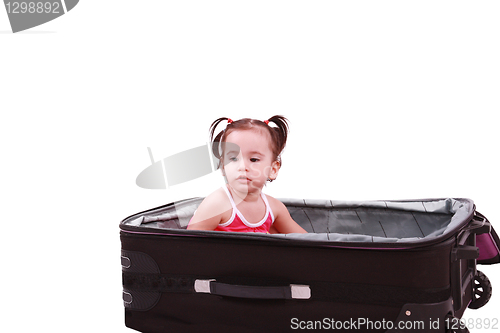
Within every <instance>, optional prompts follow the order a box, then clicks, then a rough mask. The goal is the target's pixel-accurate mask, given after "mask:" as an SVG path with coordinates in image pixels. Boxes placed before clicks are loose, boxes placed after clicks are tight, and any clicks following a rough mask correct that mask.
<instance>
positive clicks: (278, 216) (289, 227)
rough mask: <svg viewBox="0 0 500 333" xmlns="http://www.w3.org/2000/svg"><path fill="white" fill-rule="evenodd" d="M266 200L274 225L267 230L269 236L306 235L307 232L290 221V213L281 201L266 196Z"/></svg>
mask: <svg viewBox="0 0 500 333" xmlns="http://www.w3.org/2000/svg"><path fill="white" fill-rule="evenodd" d="M267 198H268V200H269V204H270V205H271V207H272V210H273V214H274V223H273V225H272V226H271V229H270V230H269V232H270V233H271V234H272V233H280V234H291V233H301V234H306V233H307V231H305V230H304V229H303V228H302V227H301V226H300V225H298V224H297V222H295V221H294V220H293V219H292V217H291V216H290V213H289V212H288V209H287V208H286V206H285V205H284V204H283V203H282V202H281V201H279V200H278V199H274V198H273V197H270V196H267Z"/></svg>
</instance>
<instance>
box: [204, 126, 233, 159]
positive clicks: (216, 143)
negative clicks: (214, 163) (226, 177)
mask: <svg viewBox="0 0 500 333" xmlns="http://www.w3.org/2000/svg"><path fill="white" fill-rule="evenodd" d="M226 120H227V121H229V120H230V119H229V118H227V117H221V118H219V119H216V120H215V121H214V122H213V123H212V125H210V128H209V130H208V131H209V133H210V142H211V143H212V153H213V154H214V156H215V157H217V159H218V160H219V161H220V159H221V157H222V156H221V153H220V143H221V142H222V136H223V135H224V131H225V130H222V131H220V132H219V134H217V135H216V136H215V138H214V133H215V129H216V128H217V126H218V125H219V124H220V123H221V122H223V121H226ZM219 166H220V163H219Z"/></svg>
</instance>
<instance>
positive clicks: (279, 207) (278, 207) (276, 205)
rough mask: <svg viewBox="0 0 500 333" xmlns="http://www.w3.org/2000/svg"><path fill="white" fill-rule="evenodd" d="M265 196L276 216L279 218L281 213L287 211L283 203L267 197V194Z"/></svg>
mask: <svg viewBox="0 0 500 333" xmlns="http://www.w3.org/2000/svg"><path fill="white" fill-rule="evenodd" d="M264 195H265V196H266V198H267V202H269V207H270V208H271V210H272V211H273V214H274V216H277V215H278V214H279V213H280V212H282V211H283V209H285V210H287V208H286V207H285V205H284V204H283V203H282V202H281V201H279V200H278V199H276V198H274V197H272V196H270V195H267V194H264ZM287 211H288V210H287Z"/></svg>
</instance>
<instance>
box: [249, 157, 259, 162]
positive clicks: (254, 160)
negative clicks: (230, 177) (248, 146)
mask: <svg viewBox="0 0 500 333" xmlns="http://www.w3.org/2000/svg"><path fill="white" fill-rule="evenodd" d="M258 161H259V159H258V158H251V159H250V162H258Z"/></svg>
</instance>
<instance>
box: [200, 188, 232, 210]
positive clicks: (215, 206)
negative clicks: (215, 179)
mask: <svg viewBox="0 0 500 333" xmlns="http://www.w3.org/2000/svg"><path fill="white" fill-rule="evenodd" d="M231 209H232V206H231V202H230V201H229V198H228V197H227V194H226V193H225V191H224V189H223V188H222V187H221V188H219V189H217V190H215V191H214V192H212V193H210V194H209V195H207V196H206V197H205V199H203V201H202V202H201V204H200V206H199V207H198V210H201V211H205V212H206V211H209V212H210V213H211V214H216V215H219V214H223V213H225V212H227V211H228V210H231Z"/></svg>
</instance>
